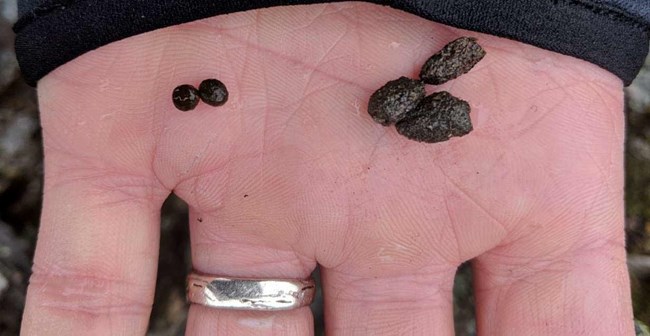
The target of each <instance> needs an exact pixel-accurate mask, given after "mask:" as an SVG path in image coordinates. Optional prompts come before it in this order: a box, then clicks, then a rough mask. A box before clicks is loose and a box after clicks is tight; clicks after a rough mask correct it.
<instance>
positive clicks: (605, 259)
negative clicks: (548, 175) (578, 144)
mask: <svg viewBox="0 0 650 336" xmlns="http://www.w3.org/2000/svg"><path fill="white" fill-rule="evenodd" d="M621 187H622V185H621ZM586 188H588V187H587V186H586ZM619 190H622V188H620V189H619ZM622 200H623V198H622V195H620V194H619V197H618V199H617V200H613V199H611V197H602V198H601V199H600V200H598V199H591V198H586V201H585V198H583V199H581V200H578V201H576V200H575V199H574V200H573V201H568V200H567V201H566V202H565V203H569V204H570V203H574V204H571V207H569V209H570V211H566V212H565V215H564V216H563V218H560V219H558V221H559V222H555V223H539V225H538V226H532V227H529V229H530V231H529V232H527V233H526V235H525V236H524V237H521V238H518V239H515V240H514V241H511V242H509V243H507V244H505V245H503V246H501V247H499V248H496V249H494V250H492V251H490V252H489V253H487V254H485V255H483V256H481V257H479V258H478V260H477V261H476V262H475V263H474V265H473V266H474V274H475V286H476V301H477V326H478V330H479V333H480V334H483V335H560V336H561V335H578V334H584V335H630V334H632V330H633V329H632V328H633V326H632V312H631V309H630V307H631V302H630V290H629V281H628V273H627V269H626V264H625V248H624V246H625V243H624V232H623V211H622V208H623V202H622ZM575 202H579V203H580V204H575ZM612 204H613V206H612Z"/></svg>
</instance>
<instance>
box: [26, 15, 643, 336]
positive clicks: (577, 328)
mask: <svg viewBox="0 0 650 336" xmlns="http://www.w3.org/2000/svg"><path fill="white" fill-rule="evenodd" d="M467 35H469V36H476V37H478V39H479V42H480V43H481V44H482V45H483V46H484V47H485V49H486V50H487V56H486V58H485V59H484V60H483V61H482V62H481V63H479V65H478V66H477V67H476V68H475V69H474V70H472V71H471V72H470V73H468V74H466V75H464V76H462V77H460V78H459V79H457V80H455V81H453V82H451V83H448V84H445V85H443V86H441V87H437V88H435V89H436V90H448V91H450V92H451V93H452V94H454V95H455V96H457V97H462V98H463V99H465V100H467V101H469V102H470V104H471V106H472V115H471V117H472V120H473V123H474V131H473V132H472V133H470V134H469V135H467V136H465V137H462V138H454V139H452V140H450V141H448V142H444V143H440V144H434V145H431V144H421V143H417V142H413V141H410V140H407V139H405V138H403V137H401V136H399V135H398V134H397V133H396V131H395V129H394V128H393V127H390V128H389V127H382V126H380V125H378V124H376V123H374V122H373V121H372V120H371V118H370V117H369V116H368V114H367V113H366V107H367V100H368V97H369V96H370V95H371V94H372V92H373V91H374V90H375V89H377V88H379V87H380V86H381V85H383V84H384V83H385V82H387V81H389V80H392V79H395V78H398V77H399V76H402V75H406V76H411V77H414V76H415V75H416V74H417V73H418V71H419V67H420V65H421V64H422V63H423V62H424V61H425V60H426V58H427V57H428V56H429V55H431V54H432V53H433V52H435V51H437V50H439V49H440V48H441V47H442V46H443V45H444V44H446V43H447V42H449V41H451V40H453V39H456V38H457V37H459V36H467ZM207 77H216V78H218V79H220V80H222V81H223V82H224V83H226V85H227V86H228V89H229V91H230V100H229V102H228V103H227V104H226V105H224V106H222V107H218V108H215V107H211V106H209V105H207V104H200V105H199V106H198V107H197V108H196V109H195V110H194V111H190V112H180V111H178V110H176V109H175V108H174V106H173V104H172V99H171V92H172V89H173V88H174V87H175V86H176V85H179V84H184V83H188V84H193V85H198V84H199V83H200V82H201V80H203V79H205V78H207ZM429 89H434V88H429ZM39 99H40V104H41V113H42V115H41V117H42V123H43V134H44V139H45V160H46V161H45V168H46V171H45V175H46V176H45V202H44V207H43V218H42V226H41V232H40V235H39V243H38V247H37V251H36V256H35V261H34V275H33V277H32V279H31V285H30V289H29V293H28V302H27V309H26V312H25V317H24V321H23V334H24V335H46V334H54V333H56V334H57V335H142V334H144V332H145V330H146V327H147V322H148V316H149V313H150V308H151V303H152V298H153V290H154V281H155V273H156V261H157V255H158V238H159V237H158V235H159V227H158V224H159V216H160V215H159V209H160V207H161V204H162V202H163V200H164V199H165V198H166V197H167V195H168V194H169V193H170V192H171V191H174V192H175V193H176V194H177V195H178V196H180V197H181V198H183V199H184V200H185V201H187V203H188V204H189V206H190V209H191V213H190V219H189V220H190V229H191V239H192V255H193V263H194V268H195V269H196V270H198V271H201V272H204V273H212V274H219V275H224V276H257V277H300V278H302V277H306V276H308V275H309V273H310V272H311V271H312V270H313V269H314V267H315V266H316V263H320V264H321V265H322V266H323V268H324V270H323V275H324V293H325V304H326V308H325V311H326V323H327V331H328V335H397V334H400V335H401V334H407V335H443V336H447V335H453V323H452V322H453V321H452V303H451V288H452V282H453V277H454V273H455V271H456V268H457V266H458V265H459V264H460V263H462V262H464V261H466V260H469V259H472V258H476V259H474V260H475V262H474V263H473V266H474V270H475V274H476V279H475V285H476V292H477V314H478V329H479V334H480V335H572V336H573V335H630V334H632V330H633V329H632V328H633V327H632V313H631V304H630V295H629V286H628V278H627V273H626V266H625V251H624V240H623V173H622V169H623V168H622V167H623V165H622V162H623V155H622V154H623V133H624V132H623V130H624V125H623V113H622V109H623V103H622V84H621V81H620V80H619V79H617V78H616V77H615V76H614V75H612V74H610V73H608V72H607V71H605V70H603V69H601V68H599V67H597V66H595V65H592V64H589V63H587V62H584V61H581V60H578V59H575V58H571V57H567V56H563V55H559V54H556V53H553V52H549V51H546V50H542V49H539V48H535V47H532V46H529V45H525V44H522V43H518V42H514V41H510V40H507V39H502V38H497V37H493V36H488V35H483V34H478V33H475V32H469V31H462V30H458V29H453V28H450V27H447V26H444V25H441V24H437V23H433V22H429V21H426V20H423V19H421V18H418V17H416V16H413V15H409V14H406V13H403V12H399V11H396V10H392V9H389V8H386V7H380V6H375V5H368V4H360V3H340V4H331V5H313V6H298V7H285V8H272V9H266V10H259V11H250V12H246V13H238V14H233V15H227V16H220V17H214V18H210V19H206V20H202V21H197V22H192V23H188V24H183V25H179V26H174V27H170V28H166V29H161V30H157V31H154V32H150V33H147V34H142V35H139V36H134V37H131V38H128V39H125V40H122V41H119V42H115V43H112V44H110V45H107V46H105V47H102V48H100V49H99V50H96V51H93V52H90V53H87V54H85V55H83V56H81V57H79V58H78V59H76V60H74V61H72V62H70V63H68V64H66V65H64V66H62V67H60V68H58V69H57V70H56V71H54V72H52V73H51V74H50V75H48V76H46V77H45V78H44V79H42V80H41V81H40V82H39ZM246 195H248V196H246ZM180 271H182V270H179V272H180ZM312 324H313V322H312V317H311V314H310V313H309V310H308V309H307V308H303V309H298V310H295V311H290V312H282V313H250V312H233V311H220V310H211V309H206V308H203V307H200V306H192V307H191V308H190V316H189V321H188V325H187V334H188V335H207V334H210V335H269V334H273V335H309V334H311V329H312Z"/></svg>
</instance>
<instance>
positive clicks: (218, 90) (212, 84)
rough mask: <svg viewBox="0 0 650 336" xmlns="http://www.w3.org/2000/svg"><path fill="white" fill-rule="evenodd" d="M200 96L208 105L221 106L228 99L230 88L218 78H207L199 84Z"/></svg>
mask: <svg viewBox="0 0 650 336" xmlns="http://www.w3.org/2000/svg"><path fill="white" fill-rule="evenodd" d="M199 96H201V100H203V102H204V103H206V104H208V105H212V106H221V105H223V104H225V103H226V102H227V101H228V89H226V86H225V85H224V84H223V83H222V82H221V81H219V80H217V79H214V78H211V79H206V80H204V81H203V82H201V84H200V85H199Z"/></svg>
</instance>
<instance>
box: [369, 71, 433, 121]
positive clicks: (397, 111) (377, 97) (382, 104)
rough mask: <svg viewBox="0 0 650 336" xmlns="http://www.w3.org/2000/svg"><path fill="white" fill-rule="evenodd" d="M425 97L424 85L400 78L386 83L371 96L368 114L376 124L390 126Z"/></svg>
mask: <svg viewBox="0 0 650 336" xmlns="http://www.w3.org/2000/svg"><path fill="white" fill-rule="evenodd" d="M425 95H426V93H425V92H424V83H422V82H421V81H419V80H415V79H410V78H406V77H400V78H398V79H396V80H393V81H390V82H388V83H386V85H384V86H382V87H381V88H379V90H377V91H375V93H373V94H372V96H370V101H368V113H369V114H370V116H371V117H372V119H373V120H375V121H376V122H378V123H380V124H382V125H384V126H388V125H390V124H393V123H395V122H397V121H398V120H400V119H401V118H402V116H403V115H404V114H405V113H406V112H408V111H410V110H412V109H414V108H415V107H416V106H417V105H418V103H419V102H420V100H422V98H424V96H425Z"/></svg>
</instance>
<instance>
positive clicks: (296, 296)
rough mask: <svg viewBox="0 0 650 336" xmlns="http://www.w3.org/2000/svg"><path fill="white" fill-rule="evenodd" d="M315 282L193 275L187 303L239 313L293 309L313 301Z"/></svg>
mask: <svg viewBox="0 0 650 336" xmlns="http://www.w3.org/2000/svg"><path fill="white" fill-rule="evenodd" d="M315 289H316V286H315V284H314V280H312V279H306V280H300V279H248V278H226V277H218V276H209V275H201V274H196V273H192V274H190V275H189V276H188V277H187V300H188V301H189V302H191V303H196V304H200V305H204V306H207V307H213V308H221V309H239V310H263V311H269V310H290V309H296V308H299V307H303V306H307V305H309V304H310V303H311V302H312V301H313V299H314V292H315Z"/></svg>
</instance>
